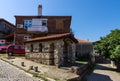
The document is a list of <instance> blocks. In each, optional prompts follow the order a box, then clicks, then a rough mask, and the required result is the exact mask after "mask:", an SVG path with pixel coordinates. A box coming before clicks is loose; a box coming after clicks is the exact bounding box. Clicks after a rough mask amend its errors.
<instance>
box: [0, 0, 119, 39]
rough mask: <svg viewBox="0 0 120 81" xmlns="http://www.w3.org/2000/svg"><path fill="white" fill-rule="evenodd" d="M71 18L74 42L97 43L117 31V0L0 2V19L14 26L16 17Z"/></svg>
mask: <svg viewBox="0 0 120 81" xmlns="http://www.w3.org/2000/svg"><path fill="white" fill-rule="evenodd" d="M39 4H42V6H43V15H48V16H51V15H52V16H54V15H56V16H59V15H60V16H67V15H68V16H72V22H71V28H72V30H73V32H74V34H75V37H76V38H79V39H84V40H87V39H89V40H90V41H97V40H99V38H100V37H103V36H105V35H107V34H109V33H110V30H113V29H116V28H119V29H120V0H1V2H0V18H4V19H6V20H8V21H10V22H11V23H13V24H15V18H14V16H15V15H37V7H38V5H39Z"/></svg>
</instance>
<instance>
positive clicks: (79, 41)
mask: <svg viewBox="0 0 120 81" xmlns="http://www.w3.org/2000/svg"><path fill="white" fill-rule="evenodd" d="M77 41H78V43H91V42H90V41H89V40H81V39H77Z"/></svg>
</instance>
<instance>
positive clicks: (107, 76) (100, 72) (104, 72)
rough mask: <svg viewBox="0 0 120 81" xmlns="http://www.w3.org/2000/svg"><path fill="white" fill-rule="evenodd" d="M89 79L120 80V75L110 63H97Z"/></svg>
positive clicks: (102, 80)
mask: <svg viewBox="0 0 120 81" xmlns="http://www.w3.org/2000/svg"><path fill="white" fill-rule="evenodd" d="M87 81H120V75H119V74H118V73H116V72H115V71H114V69H111V68H110V64H97V65H96V67H95V70H94V71H93V73H92V74H91V75H90V76H89V77H88V78H87Z"/></svg>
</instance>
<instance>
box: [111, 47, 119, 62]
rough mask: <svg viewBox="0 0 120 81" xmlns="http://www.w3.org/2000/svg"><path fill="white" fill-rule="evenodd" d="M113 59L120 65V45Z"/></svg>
mask: <svg viewBox="0 0 120 81" xmlns="http://www.w3.org/2000/svg"><path fill="white" fill-rule="evenodd" d="M111 59H113V60H114V61H116V62H118V63H120V45H118V46H117V47H116V48H115V50H114V51H113V53H112V55H111Z"/></svg>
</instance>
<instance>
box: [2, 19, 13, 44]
mask: <svg viewBox="0 0 120 81" xmlns="http://www.w3.org/2000/svg"><path fill="white" fill-rule="evenodd" d="M14 30H15V26H14V25H13V24H11V23H10V22H8V21H6V20H5V19H2V18H0V45H3V44H12V43H13V41H14Z"/></svg>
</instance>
